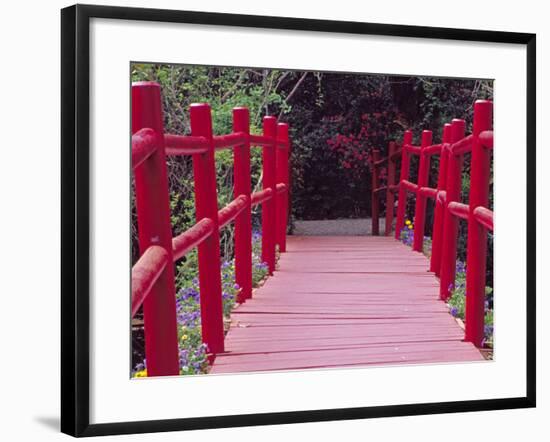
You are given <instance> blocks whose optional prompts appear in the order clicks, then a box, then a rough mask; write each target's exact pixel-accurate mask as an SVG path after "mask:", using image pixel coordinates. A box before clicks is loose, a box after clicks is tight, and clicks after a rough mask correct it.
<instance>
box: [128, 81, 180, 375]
mask: <svg viewBox="0 0 550 442" xmlns="http://www.w3.org/2000/svg"><path fill="white" fill-rule="evenodd" d="M162 118H163V117H162V104H161V97H160V86H159V85H158V84H157V83H153V82H140V83H134V84H133V85H132V133H136V132H137V131H139V130H140V129H143V128H151V129H153V130H154V136H155V137H156V141H157V149H156V151H155V153H153V154H152V155H151V156H150V157H149V158H148V159H147V160H146V161H145V162H143V163H142V164H141V165H140V166H138V167H137V168H136V169H135V183H136V207H137V217H138V231H139V248H140V253H141V254H143V253H145V251H146V250H147V249H148V248H149V247H150V246H152V245H158V246H161V247H163V248H164V249H165V251H166V252H167V253H168V262H169V263H172V228H171V224H170V201H169V197H168V178H167V172H166V158H165V153H164V127H163V120H162ZM143 316H144V322H145V357H146V359H147V374H148V376H168V375H177V374H179V356H178V330H177V320H176V291H175V286H174V267H173V265H171V264H170V265H167V266H166V267H165V268H164V270H163V271H162V274H161V275H160V277H159V278H158V280H157V282H156V284H155V286H154V287H153V289H152V290H151V292H150V293H149V295H148V296H147V298H146V299H145V301H144V303H143Z"/></svg>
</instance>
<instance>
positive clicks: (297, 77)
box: [121, 61, 499, 381]
mask: <svg viewBox="0 0 550 442" xmlns="http://www.w3.org/2000/svg"><path fill="white" fill-rule="evenodd" d="M129 71H130V75H129V77H130V78H129V87H130V88H131V105H130V113H131V115H130V116H129V117H130V118H131V134H129V137H130V143H129V144H130V147H131V152H130V155H131V170H129V171H128V173H129V180H130V182H131V185H130V189H131V194H130V195H128V198H129V199H130V209H131V213H129V214H128V220H129V222H130V224H131V227H130V229H129V230H130V232H131V239H130V244H131V251H129V252H130V253H131V265H132V267H131V269H128V272H131V298H130V299H129V300H128V302H129V303H130V304H131V317H130V318H126V320H128V324H129V327H130V329H131V344H130V345H131V361H129V371H128V372H129V376H130V377H131V378H132V379H139V380H140V381H141V380H142V379H143V378H152V377H158V376H177V375H180V376H187V375H208V376H211V375H217V374H235V373H243V372H244V373H251V372H273V371H303V370H311V369H315V370H329V369H335V368H339V369H346V368H347V369H353V368H365V367H384V366H399V365H427V364H449V363H453V364H456V363H470V364H471V363H478V364H479V363H481V364H491V363H493V360H494V358H496V357H498V345H495V342H496V340H495V336H496V334H497V329H496V328H495V326H494V323H493V317H494V312H495V311H498V310H496V309H495V306H496V305H498V301H495V299H496V298H495V293H494V291H493V240H494V232H493V174H494V173H496V174H498V173H499V172H498V169H497V170H496V171H495V170H494V168H493V106H498V101H494V100H493V83H494V79H492V78H464V77H459V76H457V77H441V76H437V75H435V76H427V75H422V76H418V75H404V74H402V73H400V74H397V73H391V72H389V73H376V72H375V73H371V72H338V71H305V70H304V71H302V70H290V69H288V70H285V69H280V68H277V69H275V68H269V67H242V66H215V65H191V64H178V63H167V62H162V63H160V62H151V61H132V62H131V63H130V66H129ZM497 216H498V215H497ZM123 319H124V318H121V320H123Z"/></svg>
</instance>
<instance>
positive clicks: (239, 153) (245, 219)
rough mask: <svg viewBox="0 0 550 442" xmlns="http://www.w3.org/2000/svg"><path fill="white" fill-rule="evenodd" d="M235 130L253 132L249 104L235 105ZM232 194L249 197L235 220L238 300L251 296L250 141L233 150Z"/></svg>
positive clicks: (241, 300)
mask: <svg viewBox="0 0 550 442" xmlns="http://www.w3.org/2000/svg"><path fill="white" fill-rule="evenodd" d="M233 131H234V132H244V133H246V134H250V117H249V113H248V109H247V108H246V107H236V108H234V109H233ZM233 160H234V165H233V175H234V178H233V179H234V187H233V198H237V197H238V196H239V195H245V196H246V197H248V200H247V203H246V207H245V209H244V210H243V211H242V212H241V214H240V215H239V216H238V217H237V219H236V220H235V280H236V282H237V284H239V286H240V287H241V291H240V293H239V299H238V301H239V302H243V301H245V300H246V299H249V298H251V297H252V214H251V205H250V192H251V184H250V142H248V141H247V142H246V143H245V144H241V145H240V146H235V148H234V150H233Z"/></svg>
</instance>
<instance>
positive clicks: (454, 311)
mask: <svg viewBox="0 0 550 442" xmlns="http://www.w3.org/2000/svg"><path fill="white" fill-rule="evenodd" d="M457 314H458V309H457V308H456V307H455V306H454V305H453V306H452V307H451V315H453V316H456V315H457Z"/></svg>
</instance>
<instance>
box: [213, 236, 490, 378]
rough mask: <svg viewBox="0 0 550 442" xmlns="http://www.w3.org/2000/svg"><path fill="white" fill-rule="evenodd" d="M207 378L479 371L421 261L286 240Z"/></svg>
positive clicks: (314, 240)
mask: <svg viewBox="0 0 550 442" xmlns="http://www.w3.org/2000/svg"><path fill="white" fill-rule="evenodd" d="M287 241H288V243H287V253H284V254H283V255H282V256H281V258H280V260H279V268H278V270H277V271H276V272H275V274H274V276H273V277H271V278H269V279H268V280H267V281H266V283H265V285H264V286H262V287H261V288H259V289H257V290H256V291H255V293H254V296H253V298H252V299H251V300H248V301H247V302H246V303H244V304H242V305H240V306H238V307H237V308H236V309H235V310H234V311H233V313H232V325H231V329H230V330H229V332H228V333H227V336H226V338H225V349H226V351H225V353H221V354H219V355H217V357H216V359H215V361H214V364H213V367H212V369H211V373H235V372H249V371H268V370H296V369H305V368H322V367H350V366H367V365H381V364H392V365H395V364H420V363H434V362H459V361H479V360H483V356H482V355H481V353H480V352H479V351H478V350H477V349H476V347H475V346H474V345H472V344H471V343H469V342H463V341H462V339H463V337H464V332H463V330H462V329H461V328H460V326H459V325H458V324H457V322H456V321H455V320H454V318H453V317H452V316H451V315H450V314H449V312H448V309H447V307H446V305H445V303H444V302H442V301H440V300H439V283H438V281H437V279H436V278H435V276H434V275H433V273H430V272H428V260H427V259H426V257H425V256H424V255H422V254H420V253H413V252H411V251H410V249H409V248H407V247H406V246H404V245H403V244H401V243H400V242H398V241H395V240H394V239H393V238H390V237H376V236H375V237H373V236H322V237H321V236H289V237H288V239H287Z"/></svg>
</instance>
